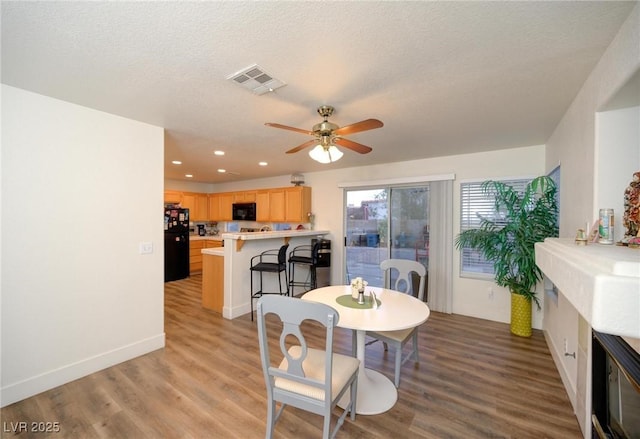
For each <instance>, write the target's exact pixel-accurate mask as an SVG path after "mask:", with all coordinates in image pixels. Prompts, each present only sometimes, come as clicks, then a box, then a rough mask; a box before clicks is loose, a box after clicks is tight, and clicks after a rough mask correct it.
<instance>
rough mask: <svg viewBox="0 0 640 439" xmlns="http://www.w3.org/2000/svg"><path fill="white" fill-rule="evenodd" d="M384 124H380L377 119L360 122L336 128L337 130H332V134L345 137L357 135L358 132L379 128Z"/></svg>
mask: <svg viewBox="0 0 640 439" xmlns="http://www.w3.org/2000/svg"><path fill="white" fill-rule="evenodd" d="M383 125H384V124H383V123H382V122H380V121H379V120H378V119H367V120H363V121H360V122H356V123H353V124H351V125H345V126H343V127H340V128H338V129H337V130H333V134H335V135H336V136H346V135H349V134H353V133H359V132H360V131H367V130H373V129H375V128H380V127H382V126H383Z"/></svg>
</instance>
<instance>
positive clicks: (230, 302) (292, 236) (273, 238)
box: [202, 229, 329, 319]
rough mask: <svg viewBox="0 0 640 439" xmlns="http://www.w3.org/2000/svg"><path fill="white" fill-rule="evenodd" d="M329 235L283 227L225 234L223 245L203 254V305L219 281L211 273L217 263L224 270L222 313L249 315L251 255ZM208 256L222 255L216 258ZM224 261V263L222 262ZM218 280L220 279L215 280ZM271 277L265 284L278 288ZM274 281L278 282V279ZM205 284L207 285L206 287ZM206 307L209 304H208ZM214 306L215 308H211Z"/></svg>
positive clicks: (233, 315)
mask: <svg viewBox="0 0 640 439" xmlns="http://www.w3.org/2000/svg"><path fill="white" fill-rule="evenodd" d="M328 234H329V231H327V230H308V229H303V230H283V231H266V232H228V233H223V234H222V236H221V237H222V240H223V241H224V246H223V247H222V248H207V249H203V250H202V256H203V261H204V262H203V273H202V276H203V305H204V303H205V296H210V295H211V290H210V288H211V287H210V285H211V283H210V282H205V279H213V282H214V283H215V282H218V284H219V282H220V279H219V275H215V274H213V273H212V270H214V268H213V267H215V265H216V264H215V262H218V266H222V267H224V268H223V270H222V277H223V280H222V285H223V288H222V290H223V300H222V316H223V317H224V318H227V319H234V318H236V317H239V316H241V315H244V314H247V313H249V312H250V309H251V302H250V300H251V294H250V291H251V278H250V276H251V274H250V271H249V266H250V261H251V258H252V257H254V256H255V255H258V254H260V253H261V252H263V251H265V250H273V249H278V248H280V246H282V245H283V244H286V243H288V244H289V249H290V250H291V249H293V248H294V247H296V246H298V245H304V244H310V242H311V239H313V238H323V237H325V236H326V235H328ZM208 258H222V259H223V260H222V261H219V260H218V261H216V260H213V259H208ZM220 262H221V264H220ZM216 279H217V280H216ZM269 281H271V279H269V280H267V279H265V285H266V286H267V287H269V288H275V289H277V286H276V285H273V287H272V286H271V285H269V284H268V282H269ZM273 281H274V282H277V281H276V280H275V279H274V280H273ZM205 284H206V285H207V286H206V287H205ZM205 307H206V306H205ZM210 309H212V308H210Z"/></svg>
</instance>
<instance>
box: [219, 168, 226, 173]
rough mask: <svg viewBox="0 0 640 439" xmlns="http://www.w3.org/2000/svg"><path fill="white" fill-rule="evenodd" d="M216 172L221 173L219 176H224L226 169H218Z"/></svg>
mask: <svg viewBox="0 0 640 439" xmlns="http://www.w3.org/2000/svg"><path fill="white" fill-rule="evenodd" d="M218 172H219V173H221V174H224V173H225V172H227V170H226V169H218Z"/></svg>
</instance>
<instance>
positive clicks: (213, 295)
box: [202, 255, 224, 313]
mask: <svg viewBox="0 0 640 439" xmlns="http://www.w3.org/2000/svg"><path fill="white" fill-rule="evenodd" d="M202 306H203V307H204V308H207V309H210V310H213V311H216V312H219V313H222V307H223V306H224V257H223V256H216V255H204V271H203V273H202Z"/></svg>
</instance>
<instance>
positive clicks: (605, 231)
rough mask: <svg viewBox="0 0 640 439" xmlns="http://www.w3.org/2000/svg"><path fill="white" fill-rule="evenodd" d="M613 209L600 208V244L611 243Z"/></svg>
mask: <svg viewBox="0 0 640 439" xmlns="http://www.w3.org/2000/svg"><path fill="white" fill-rule="evenodd" d="M613 219H614V217H613V209H600V219H599V220H598V234H599V235H600V238H599V239H598V242H599V243H600V244H613Z"/></svg>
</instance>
